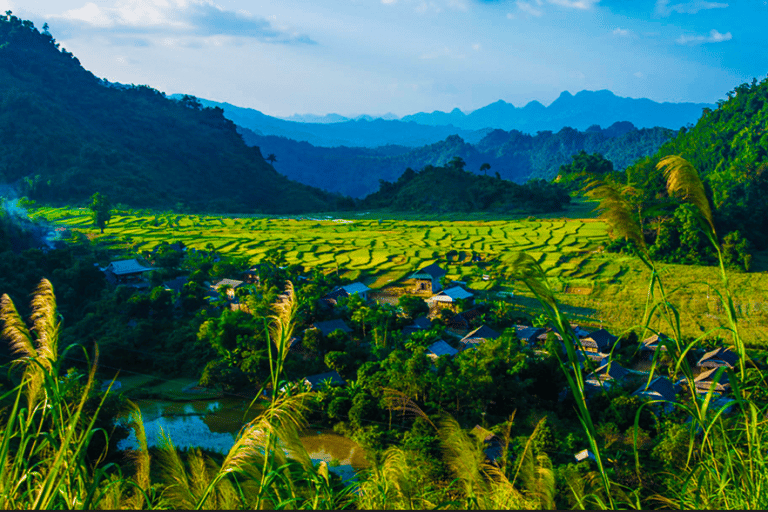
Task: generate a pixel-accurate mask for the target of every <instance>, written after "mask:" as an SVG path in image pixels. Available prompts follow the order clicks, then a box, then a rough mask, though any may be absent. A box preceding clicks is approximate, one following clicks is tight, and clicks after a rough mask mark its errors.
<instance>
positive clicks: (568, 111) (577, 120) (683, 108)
mask: <svg viewBox="0 0 768 512" xmlns="http://www.w3.org/2000/svg"><path fill="white" fill-rule="evenodd" d="M714 107H715V105H711V104H708V103H657V102H655V101H651V100H649V99H645V98H641V99H634V98H622V97H620V96H616V95H615V94H613V93H612V92H611V91H607V90H602V91H581V92H579V93H577V94H576V95H572V94H570V93H569V92H567V91H566V92H563V93H562V94H561V95H560V97H559V98H557V99H556V100H555V101H553V102H552V104H550V105H549V106H548V107H545V106H544V105H542V104H541V103H539V102H538V101H532V102H530V103H528V104H527V105H525V106H524V107H522V108H518V107H515V106H514V105H512V104H511V103H507V102H505V101H503V100H499V101H497V102H495V103H491V104H490V105H487V106H485V107H482V108H479V109H477V110H475V111H473V112H471V113H469V114H464V113H463V112H461V111H460V110H458V109H454V110H452V111H451V112H450V113H446V112H432V113H431V114H427V113H423V112H422V113H418V114H413V115H409V116H405V117H403V118H402V119H401V120H402V121H414V122H417V123H420V124H424V125H429V126H440V125H446V124H451V125H453V126H455V127H457V128H461V129H465V130H477V129H479V128H486V127H492V128H500V129H502V130H520V131H522V132H527V133H536V132H538V131H543V130H551V131H558V130H560V129H561V128H563V127H565V126H569V127H571V128H576V129H579V130H584V129H586V128H588V127H589V126H591V125H594V124H599V125H602V126H608V125H611V124H613V123H615V122H617V121H629V122H631V123H632V124H634V125H635V126H637V127H638V128H652V127H655V126H662V127H665V128H672V129H678V128H680V127H682V126H685V125H687V124H689V123H695V122H696V121H697V120H698V119H699V117H701V112H702V110H703V109H704V108H710V109H711V108H714Z"/></svg>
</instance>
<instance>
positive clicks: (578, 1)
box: [547, 0, 600, 9]
mask: <svg viewBox="0 0 768 512" xmlns="http://www.w3.org/2000/svg"><path fill="white" fill-rule="evenodd" d="M547 1H548V2H549V3H551V4H555V5H559V6H560V7H568V8H571V9H591V8H592V6H593V5H595V4H597V3H600V0H547Z"/></svg>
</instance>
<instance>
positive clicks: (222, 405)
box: [118, 399, 368, 480]
mask: <svg viewBox="0 0 768 512" xmlns="http://www.w3.org/2000/svg"><path fill="white" fill-rule="evenodd" d="M137 405H138V406H139V409H141V413H142V416H143V419H144V429H145V431H146V433H147V444H148V445H149V446H150V447H153V446H158V445H159V444H160V433H161V430H162V432H164V433H165V434H166V435H167V436H168V437H170V438H171V440H172V441H173V444H174V446H176V447H177V448H194V447H199V448H203V449H205V450H210V451H214V452H218V453H221V454H226V453H227V452H228V451H229V450H230V449H231V448H232V446H233V445H234V443H235V436H236V435H237V433H238V432H239V431H240V429H241V428H242V426H243V425H244V424H245V423H247V422H248V421H250V420H251V419H253V418H254V417H255V416H256V414H257V412H256V411H249V412H248V413H247V414H245V412H246V408H247V406H248V404H247V403H246V402H244V401H239V400H234V399H231V400H230V399H223V400H212V401H207V400H195V401H190V402H170V401H163V400H138V401H137ZM301 441H302V443H303V444H304V447H305V448H306V450H307V453H308V454H309V456H310V458H311V459H312V461H313V462H315V463H317V462H319V461H321V460H324V461H326V463H328V464H329V466H331V467H330V468H329V469H331V471H334V472H336V473H337V474H338V475H339V476H341V477H342V479H343V480H348V479H350V478H354V477H355V470H358V469H362V468H365V467H367V465H368V463H367V461H366V460H365V456H364V454H363V450H362V448H361V447H360V446H359V445H358V444H357V443H355V442H353V441H351V440H349V439H347V438H345V437H342V436H340V435H338V434H334V433H329V432H322V431H315V430H313V431H308V432H305V433H304V434H303V435H302V436H301ZM118 447H119V448H120V449H123V450H125V449H136V448H137V447H138V441H137V439H136V434H135V432H133V431H131V433H130V436H129V437H128V438H126V439H124V440H123V441H121V442H120V443H119V444H118Z"/></svg>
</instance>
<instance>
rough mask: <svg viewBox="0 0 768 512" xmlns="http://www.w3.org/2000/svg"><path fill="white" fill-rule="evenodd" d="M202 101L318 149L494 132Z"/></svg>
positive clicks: (255, 127)
mask: <svg viewBox="0 0 768 512" xmlns="http://www.w3.org/2000/svg"><path fill="white" fill-rule="evenodd" d="M182 96H183V95H179V94H174V95H172V96H170V97H171V98H175V99H179V98H181V97H182ZM200 102H201V103H202V104H203V106H206V107H220V108H222V109H223V110H224V117H226V118H227V119H229V120H231V121H232V122H233V123H235V124H236V125H238V126H242V127H243V128H248V129H249V130H252V131H253V132H256V133H261V134H263V135H277V136H280V137H287V138H289V139H293V140H296V141H306V142H309V143H310V144H312V145H314V146H325V147H337V146H356V147H377V146H386V145H388V144H397V145H403V146H412V147H417V146H423V145H425V144H432V143H434V142H437V141H440V140H443V139H445V138H446V137H448V136H449V135H460V136H461V137H462V138H464V139H465V140H467V141H470V142H477V141H479V140H480V139H482V138H483V137H484V136H485V135H486V134H487V133H488V132H489V131H490V129H480V130H462V129H457V128H454V127H453V126H425V125H420V124H417V123H414V122H402V121H397V120H386V119H381V118H378V119H373V118H372V117H370V116H360V117H358V118H356V119H353V120H348V121H344V122H338V123H327V122H326V123H299V122H295V121H286V120H284V119H279V118H277V117H272V116H268V115H266V114H263V113H261V112H259V111H258V110H254V109H250V108H242V107H236V106H234V105H232V104H230V103H219V102H215V101H210V100H205V99H200Z"/></svg>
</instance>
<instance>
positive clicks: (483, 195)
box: [362, 157, 571, 213]
mask: <svg viewBox="0 0 768 512" xmlns="http://www.w3.org/2000/svg"><path fill="white" fill-rule="evenodd" d="M464 165H465V163H464V161H463V160H462V159H461V157H456V158H454V159H452V160H451V162H449V163H448V164H447V165H445V166H443V167H434V166H431V165H428V166H426V167H425V168H424V169H422V170H421V171H420V172H416V171H414V170H413V169H410V168H408V169H406V171H405V172H404V173H403V174H402V175H401V176H400V177H399V178H398V179H397V181H396V182H394V183H391V182H389V181H383V180H382V181H381V182H380V186H379V191H378V192H376V193H374V194H371V195H370V196H368V197H366V198H365V199H364V200H363V202H362V206H363V207H364V208H374V209H375V208H392V209H393V210H398V211H408V210H415V211H429V212H455V211H466V212H470V211H495V212H518V213H522V212H525V213H542V212H552V211H558V210H562V209H563V208H564V207H565V206H567V205H568V204H569V203H570V200H571V197H570V196H569V195H568V192H567V191H566V190H565V188H564V187H562V186H560V185H559V184H557V183H549V182H547V181H544V180H531V181H529V182H528V183H526V184H525V185H519V184H517V183H513V182H511V181H507V180H503V179H500V178H497V177H490V176H478V175H477V174H473V173H471V172H467V171H465V170H464V169H463V168H464Z"/></svg>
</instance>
